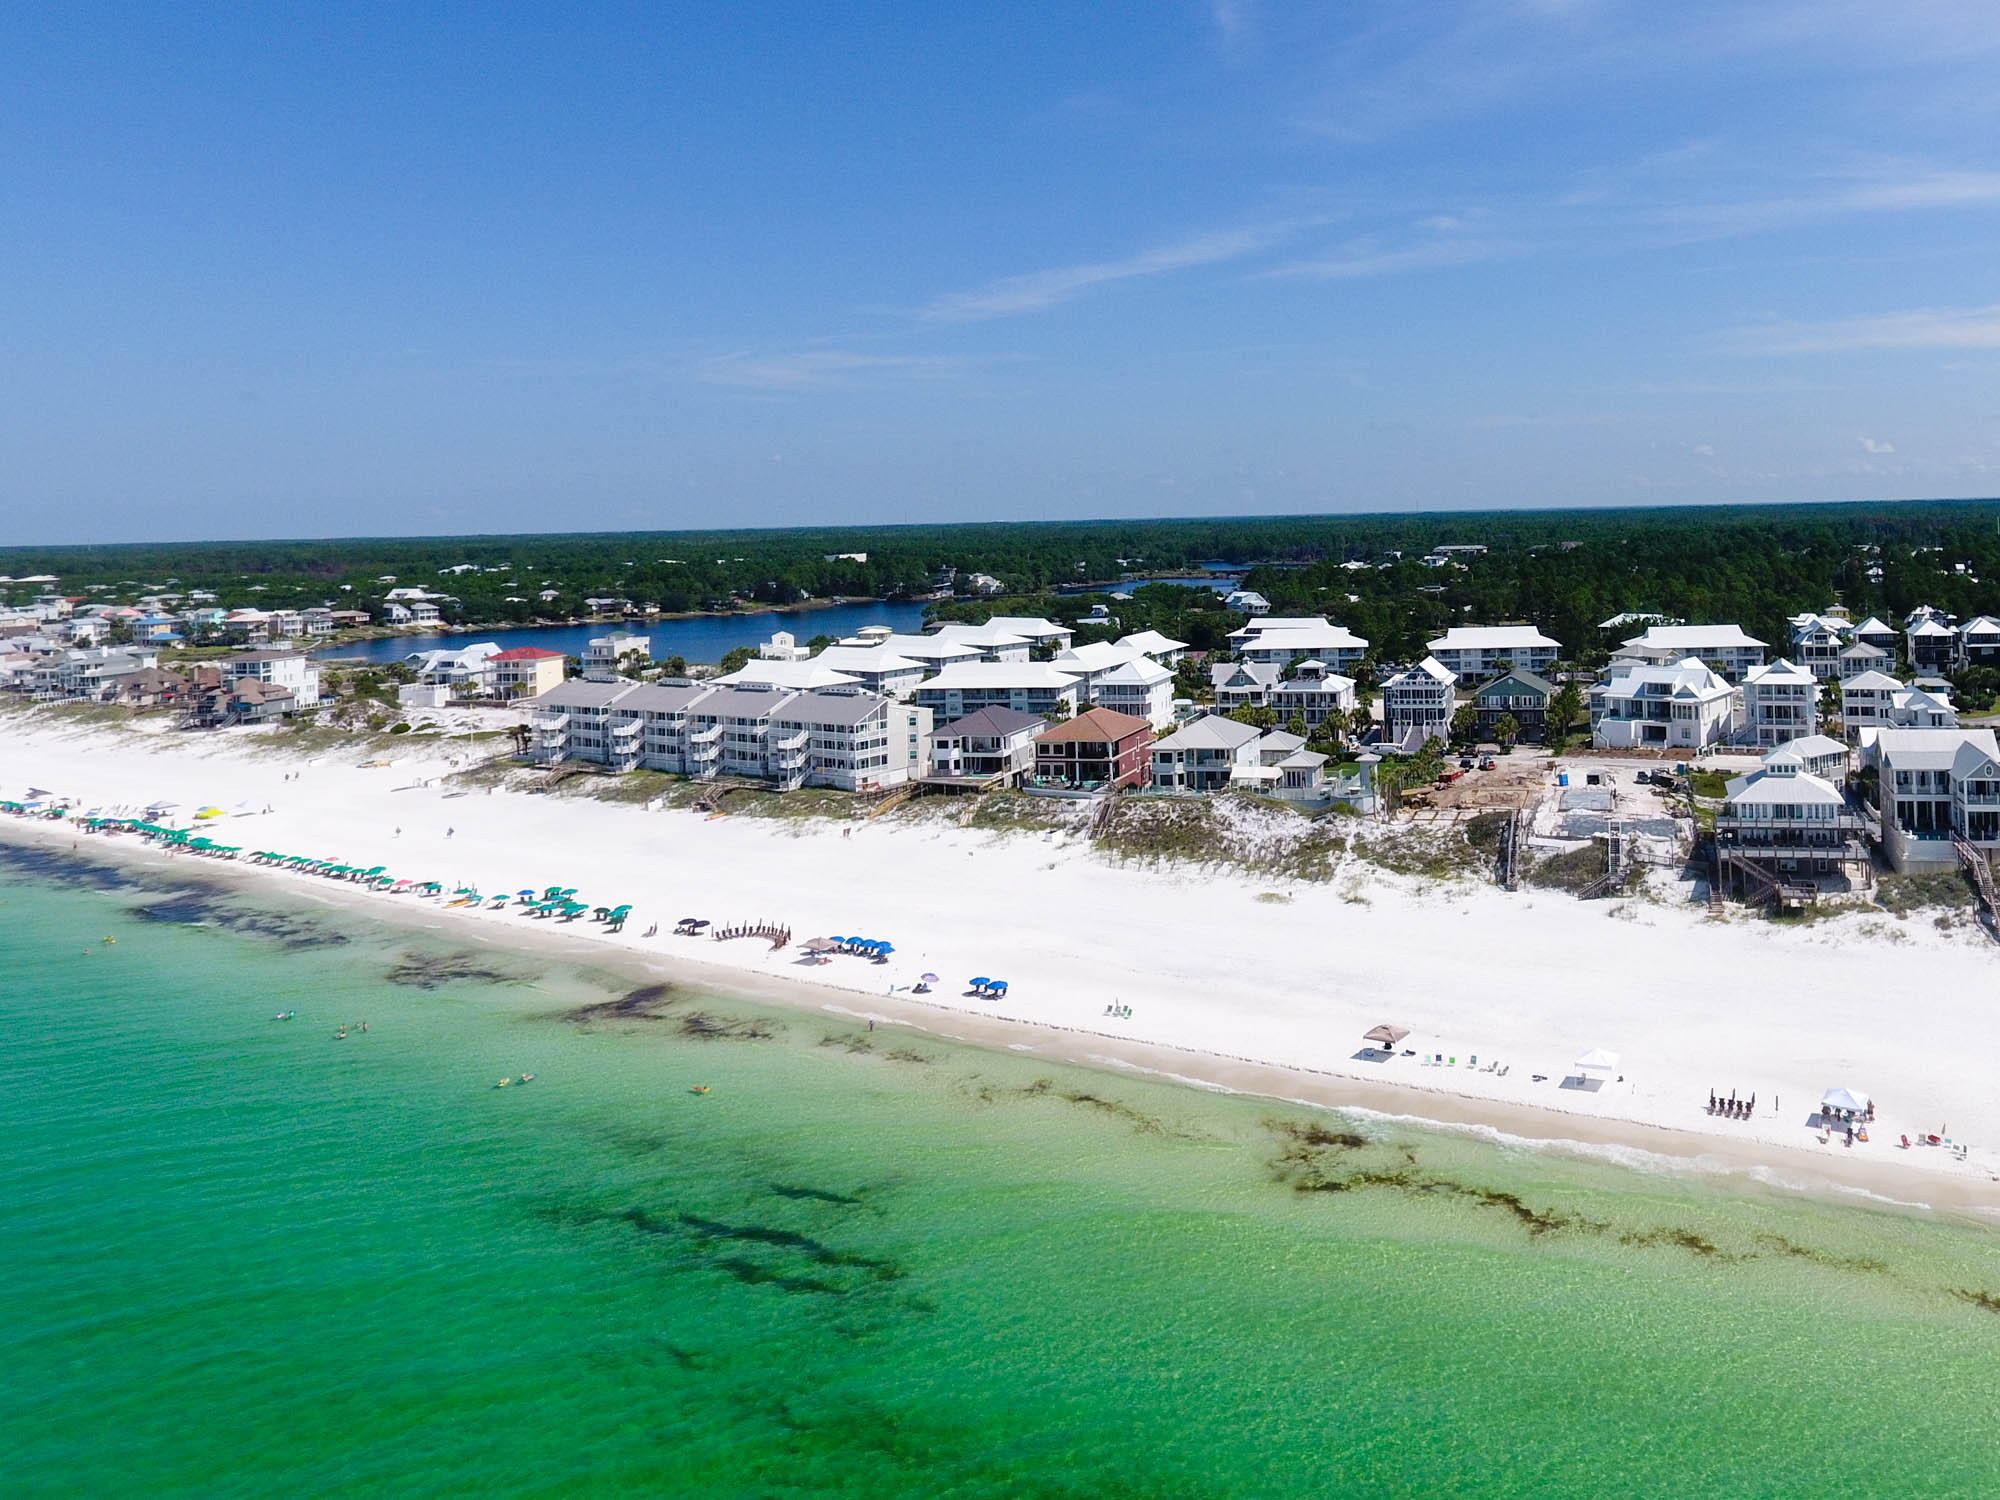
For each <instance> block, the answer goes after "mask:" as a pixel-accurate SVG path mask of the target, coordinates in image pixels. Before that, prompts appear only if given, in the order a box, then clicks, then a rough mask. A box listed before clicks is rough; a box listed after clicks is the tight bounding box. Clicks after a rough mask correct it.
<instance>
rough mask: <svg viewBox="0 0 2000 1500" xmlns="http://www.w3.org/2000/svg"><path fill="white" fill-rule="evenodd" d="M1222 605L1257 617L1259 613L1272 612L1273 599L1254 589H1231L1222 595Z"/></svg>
mask: <svg viewBox="0 0 2000 1500" xmlns="http://www.w3.org/2000/svg"><path fill="white" fill-rule="evenodd" d="M1222 607H1223V608H1224V609H1233V610H1235V611H1236V612H1237V613H1238V614H1244V615H1249V616H1250V617H1251V618H1252V619H1255V618H1256V617H1257V616H1258V615H1268V614H1270V612H1271V601H1270V600H1269V599H1266V598H1265V597H1264V596H1263V595H1262V594H1260V593H1258V592H1257V591H1256V590H1254V589H1231V590H1230V591H1229V592H1228V593H1227V594H1224V595H1223V596H1222Z"/></svg>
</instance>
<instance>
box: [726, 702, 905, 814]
mask: <svg viewBox="0 0 2000 1500" xmlns="http://www.w3.org/2000/svg"><path fill="white" fill-rule="evenodd" d="M709 701H710V700H703V702H702V704H701V705H700V710H701V711H702V712H706V711H707V708H708V705H709ZM930 735H931V711H930V710H929V709H927V708H920V707H918V706H917V705H916V704H913V703H901V702H898V701H897V700H896V699H893V698H884V697H883V696H882V695H881V694H880V693H871V692H869V691H867V690H866V689H863V688H815V689H813V690H811V691H809V692H803V693H793V694H790V695H789V696H787V697H786V699H785V700H784V701H783V702H782V703H780V704H778V705H777V707H776V708H774V709H773V710H772V711H771V714H770V733H769V737H768V745H767V749H766V762H765V768H764V772H763V774H764V777H765V779H767V780H770V781H775V782H777V783H778V784H779V785H780V786H781V787H784V788H788V789H789V788H795V787H801V786H829V787H833V788H835V789H837V790H839V791H843V792H879V791H886V790H888V789H889V788H891V787H897V786H902V785H904V784H905V783H906V782H909V781H913V780H915V779H917V778H918V777H920V776H922V774H923V770H924V752H925V747H926V745H927V743H928V741H929V739H930Z"/></svg>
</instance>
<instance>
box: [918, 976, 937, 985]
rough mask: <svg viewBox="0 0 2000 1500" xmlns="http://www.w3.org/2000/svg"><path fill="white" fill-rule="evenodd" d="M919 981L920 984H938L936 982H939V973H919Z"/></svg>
mask: <svg viewBox="0 0 2000 1500" xmlns="http://www.w3.org/2000/svg"><path fill="white" fill-rule="evenodd" d="M917 983H919V984H936V983H937V975H935V974H919V975H918V976H917Z"/></svg>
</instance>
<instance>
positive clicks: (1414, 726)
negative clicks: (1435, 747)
mask: <svg viewBox="0 0 2000 1500" xmlns="http://www.w3.org/2000/svg"><path fill="white" fill-rule="evenodd" d="M1457 683H1458V679H1457V677H1456V676H1454V675H1453V674H1452V671H1451V669H1450V668H1449V667H1447V666H1445V664H1444V663H1443V662H1441V661H1439V660H1438V659H1437V658H1436V657H1434V656H1426V657H1425V658H1424V659H1423V660H1422V661H1420V662H1418V663H1417V664H1416V665H1415V666H1414V667H1409V668H1407V669H1405V670H1404V671H1401V672H1398V673H1396V674H1395V675H1394V676H1393V677H1391V678H1389V680H1388V681H1386V682H1384V683H1383V684H1382V742H1383V744H1385V745H1392V746H1395V747H1396V748H1398V749H1402V750H1412V751H1414V750H1418V749H1421V748H1422V747H1423V745H1424V744H1425V742H1426V741H1428V740H1442V739H1449V738H1450V737H1451V715H1452V710H1453V709H1454V708H1455V707H1456V706H1457V702H1458V699H1457V695H1456V693H1455V692H1454V691H1453V689H1454V688H1455V687H1456V686H1457Z"/></svg>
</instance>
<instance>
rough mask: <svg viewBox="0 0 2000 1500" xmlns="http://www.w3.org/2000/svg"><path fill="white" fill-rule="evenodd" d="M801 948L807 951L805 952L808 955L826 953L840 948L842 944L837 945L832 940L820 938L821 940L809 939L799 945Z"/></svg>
mask: <svg viewBox="0 0 2000 1500" xmlns="http://www.w3.org/2000/svg"><path fill="white" fill-rule="evenodd" d="M799 946H800V947H801V948H803V949H805V951H806V952H808V953H825V952H826V951H828V950H829V949H832V948H838V947H839V946H840V944H838V943H836V942H835V941H834V940H833V939H832V938H823V937H820V938H807V939H806V940H805V941H804V942H803V943H801V944H799Z"/></svg>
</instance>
